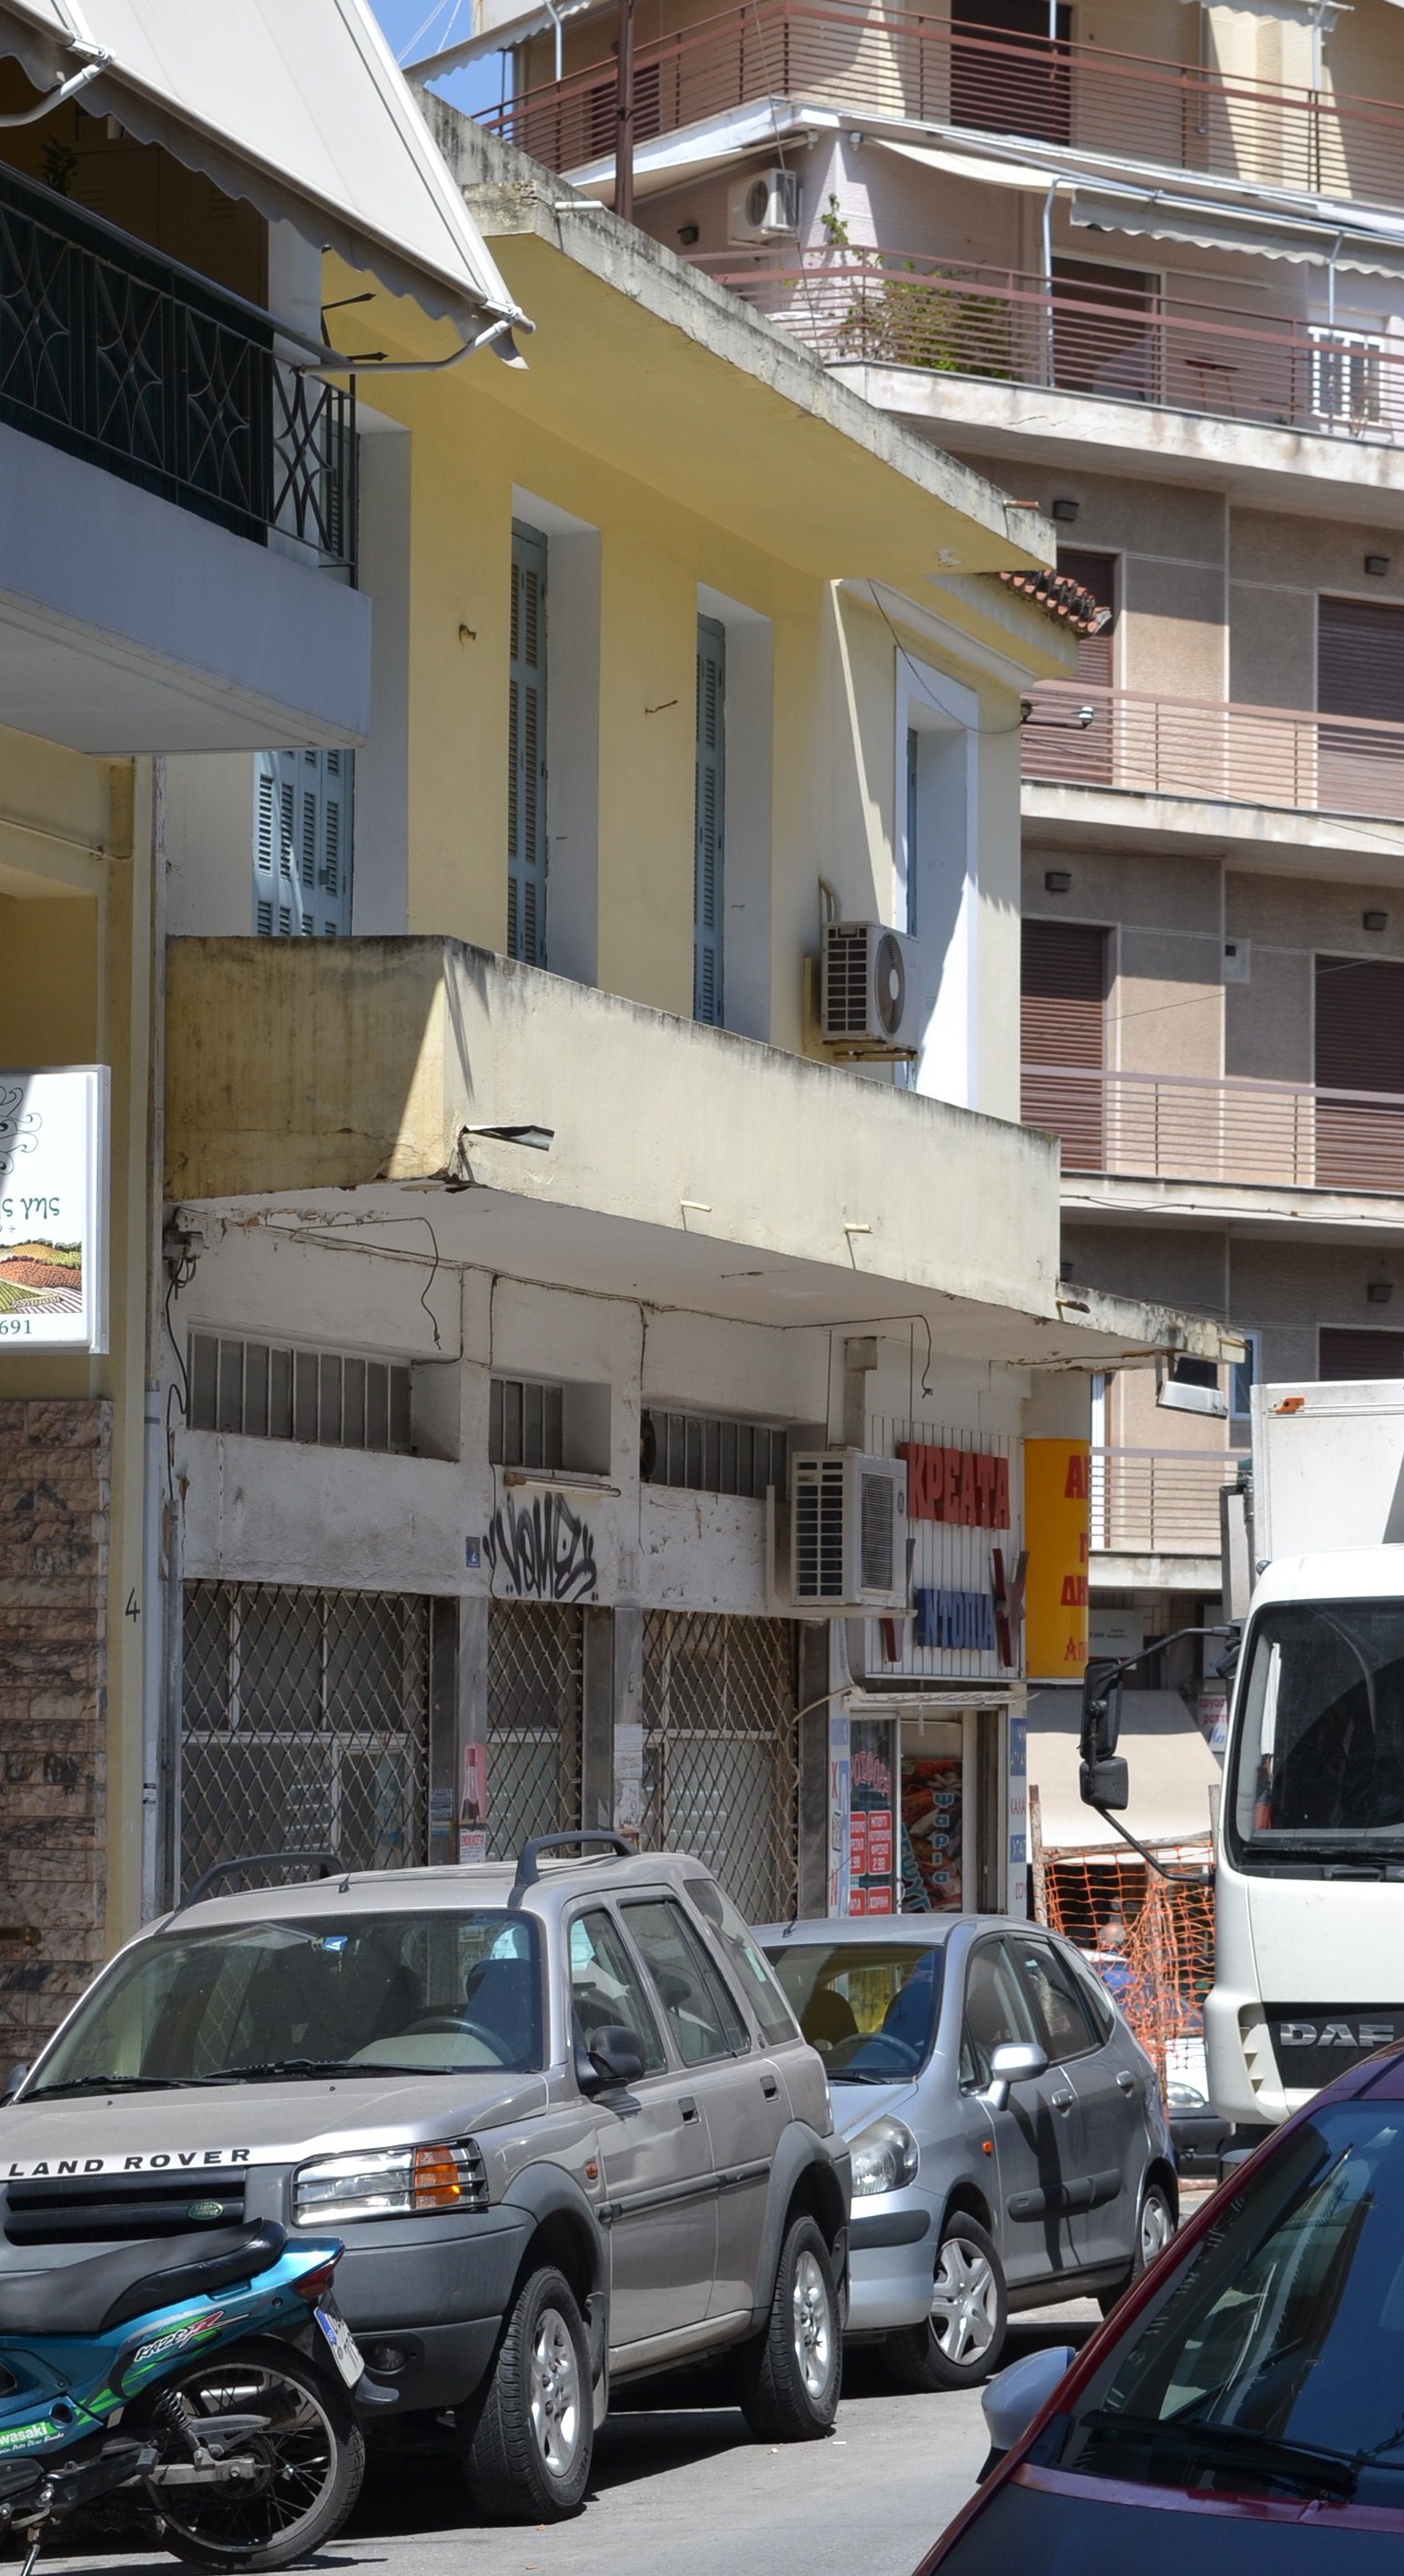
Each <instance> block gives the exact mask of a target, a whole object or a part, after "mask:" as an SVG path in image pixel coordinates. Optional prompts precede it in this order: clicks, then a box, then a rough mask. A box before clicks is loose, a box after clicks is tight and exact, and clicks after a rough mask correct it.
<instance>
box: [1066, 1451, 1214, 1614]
mask: <svg viewBox="0 0 1404 2576" xmlns="http://www.w3.org/2000/svg"><path fill="white" fill-rule="evenodd" d="M1243 1454H1245V1453H1243V1452H1241V1451H1239V1450H1236V1449H1110V1448H1108V1449H1094V1450H1093V1451H1092V1455H1091V1461H1090V1466H1089V1473H1088V1499H1089V1505H1090V1515H1089V1517H1090V1528H1091V1563H1090V1570H1089V1579H1090V1582H1091V1585H1092V1588H1093V1590H1094V1591H1096V1590H1101V1591H1113V1590H1118V1589H1122V1588H1128V1587H1129V1588H1131V1589H1134V1588H1135V1587H1136V1586H1137V1585H1140V1584H1153V1585H1154V1586H1155V1587H1156V1588H1157V1589H1169V1590H1172V1591H1193V1592H1206V1591H1207V1592H1216V1591H1217V1590H1218V1587H1219V1579H1220V1535H1219V1495H1220V1492H1221V1490H1222V1488H1223V1487H1224V1486H1225V1485H1231V1484H1233V1483H1234V1481H1235V1478H1236V1476H1237V1472H1238V1462H1239V1458H1240V1456H1241V1455H1243Z"/></svg>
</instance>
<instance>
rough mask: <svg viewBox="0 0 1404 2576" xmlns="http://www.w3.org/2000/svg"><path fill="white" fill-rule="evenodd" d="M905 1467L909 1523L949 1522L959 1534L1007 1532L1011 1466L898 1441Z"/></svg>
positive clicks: (980, 1453) (974, 1452)
mask: <svg viewBox="0 0 1404 2576" xmlns="http://www.w3.org/2000/svg"><path fill="white" fill-rule="evenodd" d="M897 1455H898V1457H899V1458H905V1460H906V1462H907V1517H908V1519H909V1520H914V1521H950V1522H954V1523H955V1525H956V1526H957V1527H958V1528H961V1529H999V1530H1002V1529H1008V1527H1009V1525H1010V1511H1009V1461H1008V1459H1007V1458H996V1457H991V1456H988V1455H987V1454H986V1453H985V1451H984V1450H981V1449H944V1448H936V1447H934V1446H933V1445H931V1444H930V1443H929V1442H927V1441H923V1440H899V1441H898V1443H897Z"/></svg>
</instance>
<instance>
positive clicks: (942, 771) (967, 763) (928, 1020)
mask: <svg viewBox="0 0 1404 2576" xmlns="http://www.w3.org/2000/svg"><path fill="white" fill-rule="evenodd" d="M896 702H897V704H896V714H897V726H896V743H895V759H894V795H893V810H894V814H895V817H896V827H895V830H894V833H893V849H894V856H895V861H896V927H897V928H898V929H899V930H901V929H905V927H906V925H907V923H908V921H910V920H915V922H916V923H917V925H918V926H917V931H916V938H917V945H918V954H919V960H920V964H919V977H920V1005H919V1022H918V1029H917V1059H916V1062H915V1064H914V1065H913V1066H912V1067H911V1070H910V1076H909V1081H908V1088H909V1089H910V1090H912V1091H918V1092H921V1093H922V1094H924V1095H925V1097H926V1098H928V1099H931V1100H948V1101H950V1102H952V1103H953V1104H954V1106H956V1107H957V1108H962V1109H976V1108H978V1107H979V1105H980V1099H979V1094H980V1013H979V985H978V974H979V926H980V873H979V871H980V799H979V776H980V764H979V757H978V748H979V726H980V701H979V699H978V697H977V696H976V693H975V691H974V690H973V689H969V688H966V687H965V686H964V684H963V683H962V682H961V681H959V680H953V679H952V678H951V676H950V674H949V672H946V671H943V670H940V669H939V668H938V667H937V666H936V665H935V664H934V663H929V662H924V661H922V660H921V659H919V657H918V656H917V655H916V654H914V653H911V652H909V651H908V649H907V647H906V646H905V645H899V646H898V648H897V685H896ZM909 732H911V733H915V734H916V735H917V737H918V745H917V782H916V808H917V828H916V844H917V845H916V848H915V850H913V849H911V848H909V846H908V840H909V834H908V811H907V808H908V799H907V735H908V733H909ZM952 890H955V902H954V904H953V905H952V904H951V902H950V900H949V897H950V894H951V892H952ZM943 922H944V925H945V927H944V936H943V929H942V925H943ZM938 952H939V953H938Z"/></svg>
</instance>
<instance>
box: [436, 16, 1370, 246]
mask: <svg viewBox="0 0 1404 2576" xmlns="http://www.w3.org/2000/svg"><path fill="white" fill-rule="evenodd" d="M515 14H517V12H515V11H513V10H506V9H499V8H491V9H490V10H489V13H488V16H487V19H486V20H485V24H492V23H497V24H500V25H501V26H502V29H503V33H504V35H505V36H506V38H507V40H508V41H509V42H510V40H511V38H510V20H511V18H512V16H513V15H515ZM613 26H614V22H613V19H612V17H610V16H609V14H608V13H607V12H606V11H603V10H602V11H601V12H600V13H599V15H598V18H597V20H596V41H597V59H595V60H594V61H591V62H589V63H587V64H586V65H584V66H583V67H581V68H580V69H578V70H575V71H572V72H571V73H570V74H569V75H568V76H567V77H566V78H565V79H563V80H558V81H555V80H553V81H548V82H545V83H543V84H542V85H540V86H539V87H537V88H533V89H528V90H526V91H524V92H521V93H519V94H518V95H517V96H516V97H515V98H513V99H512V100H511V101H509V102H508V103H507V104H506V105H505V106H503V107H502V108H500V109H497V110H494V111H493V112H492V114H491V115H490V116H489V117H487V118H485V119H484V122H485V123H488V124H490V125H492V126H493V127H495V128H496V129H497V130H498V131H499V132H500V133H501V134H502V135H503V136H504V138H505V139H506V140H507V141H509V142H512V143H515V144H517V145H518V146H519V147H520V148H521V149H522V150H523V151H525V152H529V153H530V154H531V156H532V158H533V159H534V160H537V161H544V162H546V163H548V164H549V166H550V167H551V168H553V169H556V170H561V171H568V172H569V173H570V175H571V177H572V178H573V179H574V180H575V181H576V183H577V184H579V185H587V186H589V185H595V184H604V183H606V182H607V181H608V179H609V177H610V176H611V173H612V153H613V137H614V112H615V67H614V62H613V60H612V57H611V54H610V50H609V48H610V39H611V37H612V34H613ZM634 63H635V74H634V77H635V92H634V96H635V110H634V113H635V133H636V142H637V144H638V147H639V158H638V175H639V179H640V181H641V182H642V183H643V184H644V185H645V186H646V185H647V181H648V177H649V174H650V169H651V166H652V164H653V163H654V162H655V161H656V162H657V164H658V165H659V166H660V167H665V166H673V167H675V166H676V163H677V157H678V156H677V155H676V154H673V155H671V156H670V155H669V154H668V153H667V151H666V149H651V147H654V146H655V143H656V141H657V140H659V139H662V138H669V137H673V136H676V135H678V134H679V133H680V132H686V131H688V130H689V129H694V128H697V129H704V128H705V127H706V126H707V125H708V124H711V123H717V124H720V123H721V122H722V120H724V119H731V118H733V117H734V111H735V110H736V109H738V108H742V107H745V106H747V105H750V104H755V105H758V106H765V107H766V108H768V109H769V110H770V111H772V115H773V117H774V123H773V125H772V126H771V128H770V129H769V130H770V131H774V130H776V129H777V128H778V125H779V121H780V118H781V116H782V115H784V114H785V113H786V112H787V111H788V112H789V115H790V116H797V117H798V118H799V119H800V120H801V121H802V116H803V110H804V108H805V107H806V106H808V107H811V108H819V109H822V110H825V111H827V115H828V118H829V121H832V119H833V116H834V115H835V113H837V112H843V113H846V114H847V115H849V116H851V117H852V118H853V119H854V120H855V122H857V121H861V123H862V125H863V126H864V128H865V129H868V128H872V127H874V126H881V125H893V126H897V127H900V126H903V125H907V126H912V125H915V126H917V127H920V128H921V129H923V130H924V131H925V132H926V133H928V134H929V133H931V132H933V130H934V131H936V132H939V131H940V130H942V129H943V128H949V129H951V130H953V131H954V132H955V133H956V134H958V135H959V136H960V138H961V139H962V140H965V139H967V138H969V139H972V140H973V139H974V138H975V137H977V136H979V135H981V134H983V135H986V136H988V137H990V138H994V137H1000V138H1006V137H1010V136H1016V137H1020V138H1022V139H1024V140H1026V141H1028V142H1030V143H1036V144H1038V145H1039V146H1040V148H1041V149H1042V150H1043V151H1044V152H1051V153H1053V154H1056V155H1057V156H1059V159H1060V160H1061V158H1062V156H1064V155H1066V156H1067V159H1068V161H1069V163H1070V164H1072V163H1080V164H1083V165H1085V166H1092V165H1095V164H1096V163H1097V162H1098V161H1105V162H1106V163H1107V164H1108V166H1109V167H1110V168H1111V169H1113V170H1114V171H1115V172H1116V173H1118V174H1121V173H1124V172H1125V171H1126V170H1127V168H1128V165H1134V166H1137V167H1140V168H1143V169H1145V170H1146V171H1148V172H1154V173H1157V174H1160V175H1164V174H1165V173H1168V172H1173V173H1175V174H1177V175H1185V176H1190V177H1192V178H1193V179H1194V180H1197V181H1203V180H1206V179H1210V180H1229V181H1235V180H1236V181H1240V182H1246V183H1248V184H1249V185H1252V186H1255V187H1266V188H1271V189H1274V190H1278V191H1285V192H1288V193H1290V194H1297V195H1304V196H1318V195H1323V194H1324V195H1327V196H1330V197H1338V198H1341V199H1347V198H1352V197H1353V198H1357V199H1359V200H1361V201H1363V202H1365V203H1373V204H1378V205H1383V206H1397V205H1399V204H1400V203H1401V201H1402V200H1401V177H1400V174H1401V169H1402V168H1404V110H1401V109H1400V108H1398V107H1395V106H1392V105H1387V104H1384V103H1382V102H1380V101H1378V100H1374V99H1354V98H1348V97H1338V96H1335V95H1332V94H1331V93H1329V92H1326V91H1323V90H1309V89H1302V88H1297V87H1294V86H1291V85H1290V84H1285V83H1284V84H1275V83H1270V82H1265V81H1258V80H1252V79H1240V78H1232V79H1227V78H1225V77H1224V75H1223V74H1222V73H1220V72H1218V71H1216V70H1215V69H1213V68H1212V66H1208V65H1205V66H1202V67H1199V68H1196V67H1195V66H1193V65H1190V64H1184V63H1178V62H1165V61H1158V60H1156V59H1154V58H1151V57H1147V56H1144V55H1137V54H1132V53H1126V52H1122V51H1119V50H1118V49H1116V48H1115V47H1113V46H1109V45H1100V44H1072V43H1069V42H1065V41H1054V42H1052V43H1050V42H1049V41H1048V40H1047V39H1046V38H1043V37H1037V36H1023V37H1020V36H1012V35H1011V36H1000V35H992V34H986V33H984V32H983V31H981V30H978V29H976V28H964V27H955V28H953V27H952V26H951V24H950V23H949V21H948V20H944V21H943V20H941V19H937V18H932V17H923V16H921V15H919V14H917V13H916V12H913V11H908V10H905V9H890V10H885V11H884V12H883V13H882V14H881V15H880V16H879V15H875V14H869V13H863V12H859V11H856V10H853V9H849V8H845V7H842V6H830V7H816V6H814V5H813V0H746V5H743V6H739V7H735V8H731V9H727V10H724V11H722V12H721V13H720V14H719V15H718V16H716V17H712V18H705V19H702V20H700V21H694V23H693V24H692V25H690V26H687V27H684V28H681V29H679V30H678V31H677V32H676V33H675V34H673V35H670V36H665V37H663V38H662V39H660V40H659V41H657V42H655V43H652V44H640V45H639V46H638V48H637V50H636V53H635V56H634ZM748 139H749V138H748ZM755 139H756V140H758V141H760V140H763V139H764V136H762V135H758V136H757V137H756V138H755ZM718 157H724V155H719V156H718Z"/></svg>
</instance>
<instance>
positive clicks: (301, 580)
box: [0, 425, 370, 757]
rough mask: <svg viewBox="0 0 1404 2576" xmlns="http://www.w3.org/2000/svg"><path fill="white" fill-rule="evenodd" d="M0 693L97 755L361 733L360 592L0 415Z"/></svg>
mask: <svg viewBox="0 0 1404 2576" xmlns="http://www.w3.org/2000/svg"><path fill="white" fill-rule="evenodd" d="M0 706H3V710H4V720H5V722H6V724H7V725H9V726H11V727H13V728H14V729H15V730H16V731H18V732H21V733H29V734H37V735H39V736H41V737H42V738H43V739H45V740H47V741H51V742H61V743H66V744H68V745H69V746H70V747H71V748H72V749H73V750H75V751H84V752H89V753H94V754H97V755H99V756H102V755H106V756H109V757H115V756H118V755H120V754H122V753H131V752H143V751H145V752H156V751H172V752H180V751H238V750H272V749H278V748H280V747H283V746H287V747H289V748H293V747H296V746H299V745H307V746H317V745H323V744H327V745H330V744H338V743H354V742H361V741H364V739H365V737H366V732H367V729H368V725H369V717H370V602H369V600H368V599H367V598H365V597H364V596H363V595H362V594H361V593H360V592H358V591H354V590H351V589H349V588H347V587H346V586H345V585H344V584H342V583H339V582H336V581H333V580H331V579H329V578H328V577H327V576H326V574H324V573H322V572H321V571H319V570H317V569H316V568H315V567H313V566H309V565H307V564H305V563H299V562H296V561H294V560H292V559H291V558H290V557H289V556H288V555H285V554H283V553H280V552H278V551H277V550H276V547H275V546H273V545H270V546H260V545H256V544H254V543H253V542H252V541H251V540H250V539H248V538H246V537H238V536H234V535H232V534H231V533H230V531H229V530H228V529H226V528H221V527H217V526H215V525H214V524H213V523H212V522H211V521H210V520H209V519H206V518H201V517H198V516H197V515H195V513H194V512H193V511H190V510H187V509H183V508H181V507H180V506H179V505H178V504H177V503H175V502H172V501H165V500H161V499H158V498H157V497H156V495H155V494H154V493H151V492H146V491H143V490H141V489H140V488H139V487H138V486H137V485H136V484H134V483H129V482H127V481H125V480H124V479H123V478H122V476H120V475H118V474H111V473H108V472H106V471H105V469H104V468H102V467H101V466H97V465H91V464H88V463H87V462H85V461H84V460H83V459H81V458H79V457H75V456H70V455H67V454H65V453H64V452H63V450H62V449H61V448H58V447H51V446H49V445H47V444H46V443H44V442H43V441H42V440H40V439H37V438H31V437H29V436H27V435H26V434H25V433H24V432H23V431H21V430H16V429H11V428H8V427H5V426H3V425H0Z"/></svg>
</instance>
